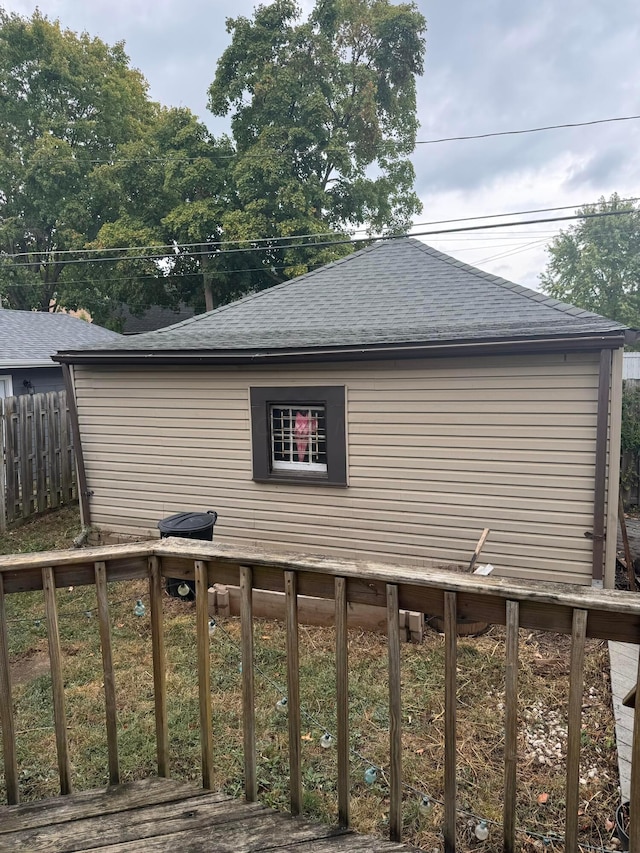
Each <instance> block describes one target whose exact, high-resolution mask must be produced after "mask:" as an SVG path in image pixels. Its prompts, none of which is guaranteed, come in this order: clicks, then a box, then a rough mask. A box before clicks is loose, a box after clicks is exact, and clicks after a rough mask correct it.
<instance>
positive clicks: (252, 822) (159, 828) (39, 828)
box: [0, 778, 415, 853]
mask: <svg viewBox="0 0 640 853" xmlns="http://www.w3.org/2000/svg"><path fill="white" fill-rule="evenodd" d="M414 849H415V848H411V847H408V846H406V845H403V844H395V843H393V842H390V841H384V840H383V839H379V838H372V837H370V836H362V835H356V834H355V833H354V832H351V831H349V830H344V829H339V828H337V827H331V826H322V825H316V824H313V823H311V822H309V821H307V820H304V819H301V818H292V817H289V816H287V815H284V814H281V813H277V812H274V811H272V810H271V809H268V808H266V807H265V806H261V805H259V804H258V803H246V802H243V801H239V800H233V799H230V798H228V797H226V796H224V795H223V794H217V793H213V792H211V791H204V790H202V789H201V788H194V787H192V786H190V785H186V784H184V783H182V782H175V781H172V780H169V779H158V778H153V779H144V780H142V781H139V782H130V783H128V784H125V785H116V786H113V787H109V788H107V789H100V790H95V791H83V792H81V793H77V794H71V795H69V796H65V797H55V798H52V799H49V800H40V801H39V802H37V803H26V804H24V805H19V806H4V807H0V851H1V853H9V851H11V853H16V851H21V850H23V851H25V853H26V851H29V853H83V851H91V853H175V851H180V853H205V851H206V853H211V851H213V850H215V851H217V853H250V851H251V852H252V853H253V851H260V850H276V851H279V853H287V851H290V853H294V851H295V853H343V851H344V853H394V851H395V853H399V851H410V850H414Z"/></svg>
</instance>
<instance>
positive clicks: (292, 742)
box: [284, 572, 302, 815]
mask: <svg viewBox="0 0 640 853" xmlns="http://www.w3.org/2000/svg"><path fill="white" fill-rule="evenodd" d="M284 590H285V599H286V626H287V708H288V717H289V776H290V786H291V814H293V815H298V814H300V812H301V811H302V762H301V754H300V736H301V729H300V651H299V646H298V584H297V577H296V573H295V572H285V573H284Z"/></svg>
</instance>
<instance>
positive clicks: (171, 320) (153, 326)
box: [119, 304, 196, 335]
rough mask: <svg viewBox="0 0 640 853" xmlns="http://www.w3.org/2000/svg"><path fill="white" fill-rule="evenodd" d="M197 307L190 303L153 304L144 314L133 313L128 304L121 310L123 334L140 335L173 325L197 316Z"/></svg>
mask: <svg viewBox="0 0 640 853" xmlns="http://www.w3.org/2000/svg"><path fill="white" fill-rule="evenodd" d="M195 314H196V312H195V308H192V307H191V306H190V305H184V304H180V306H179V307H178V308H175V309H174V308H162V307H161V306H160V305H152V306H151V308H147V310H146V311H143V312H142V314H139V315H138V314H132V313H131V311H130V310H129V308H128V307H127V306H126V305H123V306H122V310H121V311H120V317H119V319H120V321H121V322H122V334H123V335H140V334H142V333H143V332H155V331H156V330H157V329H164V328H165V327H166V326H173V325H175V324H176V323H181V322H182V321H183V320H189V319H190V318H191V317H195Z"/></svg>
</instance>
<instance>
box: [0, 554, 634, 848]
mask: <svg viewBox="0 0 640 853" xmlns="http://www.w3.org/2000/svg"><path fill="white" fill-rule="evenodd" d="M165 577H170V578H183V579H185V580H191V581H193V582H194V584H195V591H196V623H197V625H196V643H197V666H198V691H199V714H200V742H201V757H202V782H203V786H204V787H205V788H209V787H211V785H212V778H213V742H212V737H213V727H212V711H211V701H210V695H211V694H210V665H209V626H208V620H209V614H208V595H207V591H208V589H209V587H211V586H212V585H213V584H215V583H221V584H229V585H235V586H239V587H240V596H241V646H242V692H243V740H244V785H245V796H246V798H247V800H249V801H253V800H255V799H256V797H257V760H256V734H255V731H256V723H255V701H254V674H255V668H254V651H253V615H252V594H253V591H254V590H268V591H277V592H280V593H284V596H285V602H286V610H285V612H286V637H287V691H288V693H287V695H288V700H289V701H288V708H289V713H288V727H289V767H290V798H291V811H292V813H293V814H299V813H300V812H301V810H302V803H303V789H302V768H301V753H300V743H301V735H302V728H301V717H300V709H299V665H298V661H299V647H298V612H297V601H298V596H299V595H304V596H313V597H316V598H323V599H330V600H333V601H334V602H335V626H336V706H337V763H338V786H337V796H338V815H339V820H340V823H341V824H343V825H348V824H349V820H350V817H349V815H350V779H349V767H350V762H349V731H348V727H349V702H348V672H349V667H348V657H347V655H348V643H347V610H348V605H349V603H362V604H377V605H380V606H385V607H386V611H387V622H388V634H389V643H388V690H389V718H390V733H389V736H390V740H389V767H390V774H389V781H390V808H389V828H390V836H391V839H392V840H395V841H399V840H401V829H402V784H403V778H402V760H401V756H402V729H401V682H400V643H399V630H398V622H399V620H398V613H399V609H400V608H406V609H410V610H418V611H421V612H424V613H429V614H432V615H435V616H439V617H441V618H442V619H443V620H444V634H445V664H446V666H445V685H444V690H445V723H444V725H445V755H444V764H445V771H444V824H443V834H444V839H445V851H446V853H450V851H455V849H456V811H457V791H456V775H457V774H456V694H457V674H456V654H457V622H458V618H459V617H460V616H462V617H466V618H469V619H472V620H475V621H480V620H482V621H485V622H489V623H493V624H499V625H504V626H505V628H506V646H505V648H506V677H505V732H504V755H505V761H504V795H503V798H504V814H503V835H504V841H503V844H504V850H506V851H509V852H510V853H511V851H515V850H516V849H518V848H517V847H516V827H515V811H516V777H517V764H518V758H517V731H518V711H517V700H518V631H519V629H520V628H528V629H533V630H541V631H553V632H559V633H564V634H568V635H570V636H571V669H570V689H569V699H568V708H567V715H568V740H567V759H566V821H565V832H564V843H565V850H566V851H576V850H577V849H578V807H579V767H580V743H581V715H582V694H583V680H584V655H585V642H586V640H587V638H598V639H612V640H619V641H623V642H632V643H637V642H639V641H640V595H636V594H630V593H622V592H613V591H602V590H591V589H589V588H584V587H570V586H566V585H563V584H544V585H543V584H536V583H533V582H524V581H519V580H517V581H516V580H510V579H501V578H492V577H489V578H484V577H482V578H479V577H477V576H475V575H465V574H457V573H453V572H450V571H445V570H437V569H433V570H426V569H411V568H406V567H398V566H393V565H386V564H378V563H372V562H356V561H348V560H339V559H331V558H325V557H320V556H319V557H313V556H308V555H303V556H301V555H295V554H273V553H269V552H261V551H256V550H250V549H246V548H241V547H230V546H222V545H217V544H213V543H209V542H195V541H192V540H183V539H163V540H160V541H157V540H156V541H152V542H147V543H138V544H131V545H119V546H111V547H102V548H89V549H85V550H80V551H55V552H49V553H40V554H26V555H13V556H8V557H0V724H1V725H2V740H3V749H4V767H5V779H6V787H7V799H8V802H9V803H10V804H13V803H17V802H18V801H19V777H18V769H17V759H16V747H15V736H14V734H15V733H14V720H13V711H12V700H11V684H10V668H9V645H8V636H7V622H6V618H5V596H7V595H11V594H13V593H19V592H25V591H29V590H43V591H44V598H45V608H46V623H47V633H48V640H49V657H50V664H51V678H52V689H53V708H54V723H55V734H56V748H57V755H58V772H59V777H60V790H61V793H62V794H65V793H68V792H69V791H70V790H71V778H70V777H71V774H70V762H69V748H68V743H67V720H66V716H65V695H64V682H63V677H62V661H61V646H60V639H59V632H58V614H57V610H56V596H55V589H56V588H57V587H68V586H80V585H94V586H95V589H96V595H97V603H98V608H97V613H98V620H99V628H100V640H101V648H102V663H103V670H104V692H105V705H106V729H107V745H108V763H109V780H110V783H112V784H117V783H118V781H119V779H120V771H119V762H118V734H117V720H116V693H115V679H114V667H113V662H112V651H111V626H110V618H109V605H108V601H107V583H108V582H111V581H121V580H131V579H143V578H147V579H148V582H149V597H150V612H151V634H152V650H153V682H154V696H155V727H156V751H157V767H158V774H159V775H160V776H168V775H169V772H170V769H169V730H168V724H167V685H166V673H165V649H164V633H163V603H162V602H163V588H164V581H163V579H164V578H165ZM639 719H640V702H638V703H637V704H636V711H635V727H634V738H633V750H632V759H633V761H632V774H631V801H632V802H636V803H637V802H639V801H640V799H639V798H640V724H639V722H638V721H639ZM629 836H630V849H631V850H636V851H639V850H640V809H632V810H631V820H630V827H629Z"/></svg>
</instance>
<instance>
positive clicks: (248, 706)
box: [240, 566, 258, 803]
mask: <svg viewBox="0 0 640 853" xmlns="http://www.w3.org/2000/svg"><path fill="white" fill-rule="evenodd" d="M240 629H241V633H242V726H243V740H244V795H245V797H246V800H247V802H249V803H253V802H255V801H256V800H257V799H258V781H257V774H256V703H255V693H254V675H253V572H252V570H251V568H249V567H248V566H240Z"/></svg>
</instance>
